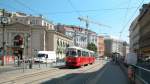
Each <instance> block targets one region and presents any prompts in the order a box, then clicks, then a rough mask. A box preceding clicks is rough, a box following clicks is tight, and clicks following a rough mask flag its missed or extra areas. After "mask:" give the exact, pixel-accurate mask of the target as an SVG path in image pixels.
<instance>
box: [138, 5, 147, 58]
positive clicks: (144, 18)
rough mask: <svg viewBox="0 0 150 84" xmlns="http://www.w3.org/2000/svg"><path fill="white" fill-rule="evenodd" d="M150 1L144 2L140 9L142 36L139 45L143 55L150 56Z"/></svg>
mask: <svg viewBox="0 0 150 84" xmlns="http://www.w3.org/2000/svg"><path fill="white" fill-rule="evenodd" d="M149 9H150V3H149V4H144V5H143V7H142V8H141V10H140V15H139V19H138V21H139V25H140V30H139V31H140V38H139V47H140V53H141V54H142V55H143V56H150V24H149V23H150V10H149Z"/></svg>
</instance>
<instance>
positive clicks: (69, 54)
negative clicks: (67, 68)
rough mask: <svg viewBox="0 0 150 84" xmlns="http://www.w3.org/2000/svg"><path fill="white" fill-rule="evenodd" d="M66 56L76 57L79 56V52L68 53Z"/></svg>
mask: <svg viewBox="0 0 150 84" xmlns="http://www.w3.org/2000/svg"><path fill="white" fill-rule="evenodd" d="M66 56H72V57H75V56H77V52H76V51H68V52H67V53H66Z"/></svg>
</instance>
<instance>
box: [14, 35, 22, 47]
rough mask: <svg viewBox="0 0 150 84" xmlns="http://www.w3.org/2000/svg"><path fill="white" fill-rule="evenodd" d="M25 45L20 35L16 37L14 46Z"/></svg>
mask: <svg viewBox="0 0 150 84" xmlns="http://www.w3.org/2000/svg"><path fill="white" fill-rule="evenodd" d="M21 45H23V38H22V37H21V36H20V35H17V36H15V37H14V46H21Z"/></svg>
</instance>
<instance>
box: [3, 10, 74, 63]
mask: <svg viewBox="0 0 150 84" xmlns="http://www.w3.org/2000/svg"><path fill="white" fill-rule="evenodd" d="M11 14H12V13H11ZM8 18H9V19H10V22H9V23H8V24H6V25H5V28H4V27H3V26H2V25H0V49H1V55H0V58H1V57H2V56H3V55H7V56H12V55H13V56H15V57H16V58H17V59H20V60H22V59H26V58H33V57H34V56H35V55H36V53H37V51H56V54H57V59H58V60H62V59H64V57H65V49H66V48H67V47H68V46H70V45H73V41H72V38H70V37H68V36H66V35H63V34H61V33H58V32H56V31H55V30H54V24H53V23H51V22H49V21H47V20H45V19H43V18H42V17H36V16H28V15H26V14H24V13H23V14H22V13H21V14H20V13H19V14H18V13H15V15H13V14H12V15H11V16H10V17H8ZM3 28H4V32H3V30H2V29H3ZM3 34H4V35H3ZM3 36H4V40H3V39H2V38H3ZM3 43H4V47H3ZM3 51H4V53H2V52H3Z"/></svg>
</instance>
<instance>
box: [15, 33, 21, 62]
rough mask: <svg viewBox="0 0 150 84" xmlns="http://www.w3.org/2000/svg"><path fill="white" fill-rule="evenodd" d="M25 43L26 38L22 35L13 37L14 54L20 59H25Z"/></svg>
mask: <svg viewBox="0 0 150 84" xmlns="http://www.w3.org/2000/svg"><path fill="white" fill-rule="evenodd" d="M23 45H24V39H23V37H22V36H21V35H19V34H17V35H16V36H14V38H13V46H14V55H15V56H17V57H18V59H20V60H22V59H23Z"/></svg>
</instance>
